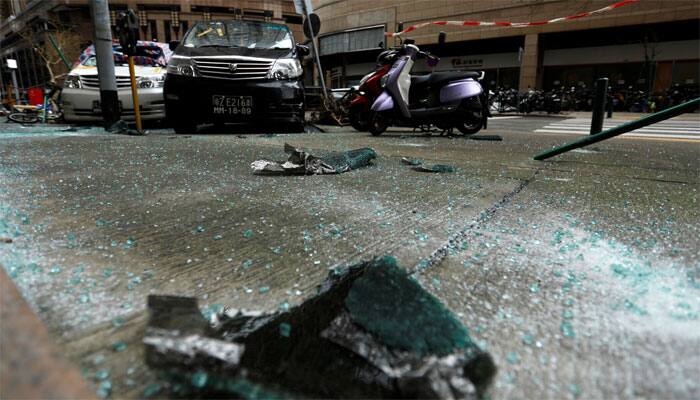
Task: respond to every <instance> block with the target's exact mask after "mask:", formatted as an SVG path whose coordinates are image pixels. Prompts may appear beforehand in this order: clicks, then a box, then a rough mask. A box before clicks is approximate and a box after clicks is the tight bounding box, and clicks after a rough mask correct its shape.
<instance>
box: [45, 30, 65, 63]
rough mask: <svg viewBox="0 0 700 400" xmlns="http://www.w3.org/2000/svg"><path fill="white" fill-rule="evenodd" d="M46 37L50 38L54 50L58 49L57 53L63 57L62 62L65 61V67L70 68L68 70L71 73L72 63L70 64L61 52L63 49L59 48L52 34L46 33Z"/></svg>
mask: <svg viewBox="0 0 700 400" xmlns="http://www.w3.org/2000/svg"><path fill="white" fill-rule="evenodd" d="M46 35H47V36H48V37H49V42H51V45H52V46H53V48H54V49H56V52H57V53H58V55H59V56H60V57H61V61H63V65H65V66H66V68H68V70H69V71H70V69H71V63H69V62H68V60H67V59H66V55H65V54H63V51H61V48H60V47H58V43H56V39H54V38H53V35H52V34H51V33H50V32H46Z"/></svg>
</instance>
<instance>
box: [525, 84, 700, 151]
mask: <svg viewBox="0 0 700 400" xmlns="http://www.w3.org/2000/svg"><path fill="white" fill-rule="evenodd" d="M698 106H700V97H698V98H697V99H695V100H691V101H688V102H685V103H682V104H679V105H677V106H673V107H671V108H667V109H665V110H663V111H659V112H657V113H654V114H651V115H648V116H646V117H644V118H640V119H638V120H635V121H631V122H628V123H626V124H622V125H620V126H616V127H615V128H611V129H608V130H607V131H603V132H600V133H597V134H595V135H591V136H588V137H585V138H583V139H580V140H577V141H575V142H571V143H569V144H566V145H564V146H561V147H557V148H554V149H552V150H548V151H545V152H543V153H540V154H538V155H536V156H535V157H534V158H535V160H539V161H542V160H544V159H547V158H550V157H554V156H556V155H559V154H561V153H566V152H567V151H570V150H574V149H578V148H580V147H583V146H588V145H589V144H593V143H598V142H600V141H603V140H605V139H610V138H611V137H615V136H619V135H622V134H623V133H627V132H630V131H633V130H635V129H639V128H643V127H645V126H647V125H651V124H655V123H657V122H660V121H664V120H667V119H669V118H673V117H676V116H678V115H681V114H683V113H686V112H689V111H692V110H693V109H695V108H697V107H698Z"/></svg>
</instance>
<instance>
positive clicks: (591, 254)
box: [0, 118, 700, 398]
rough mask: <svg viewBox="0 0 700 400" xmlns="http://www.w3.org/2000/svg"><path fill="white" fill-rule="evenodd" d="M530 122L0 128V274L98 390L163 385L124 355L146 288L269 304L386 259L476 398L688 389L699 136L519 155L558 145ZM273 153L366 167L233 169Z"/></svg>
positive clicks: (127, 393) (694, 328) (694, 325)
mask: <svg viewBox="0 0 700 400" xmlns="http://www.w3.org/2000/svg"><path fill="white" fill-rule="evenodd" d="M548 123H551V119H546V118H524V119H521V118H515V119H503V120H499V119H495V120H494V121H492V123H491V125H490V129H489V130H488V131H486V132H484V133H487V134H499V135H502V136H503V139H504V140H503V141H502V142H489V141H474V140H464V139H462V138H445V137H437V136H433V137H425V136H422V135H421V134H419V133H412V132H410V131H406V130H401V129H392V130H390V131H389V132H387V133H386V134H385V135H383V136H380V137H376V138H375V137H371V136H369V135H367V134H361V133H357V132H353V131H352V130H351V129H350V128H328V132H327V133H325V134H321V133H316V134H301V135H276V136H265V135H243V137H239V136H237V135H218V134H199V135H191V136H174V135H170V134H168V133H167V132H155V133H154V134H152V135H150V136H146V137H126V136H114V135H107V134H104V133H101V132H100V131H99V130H78V131H76V132H63V133H61V132H58V131H57V129H55V127H46V130H45V131H41V132H39V133H37V132H34V133H32V131H31V130H30V129H25V130H22V129H24V128H19V127H17V126H11V125H4V126H2V128H1V130H2V132H0V187H1V189H0V204H2V209H1V210H0V221H1V222H2V224H1V225H0V236H7V237H11V238H12V240H13V242H12V243H3V244H0V263H2V265H3V266H4V268H5V270H6V271H7V272H8V274H9V275H10V277H11V278H12V279H13V281H14V282H15V284H16V285H17V286H18V287H19V289H20V291H21V292H22V293H23V294H24V296H25V297H26V299H27V300H28V302H29V303H30V305H31V306H32V308H33V309H34V310H35V311H36V312H37V313H38V314H39V316H40V317H41V319H42V320H43V321H44V323H45V324H46V326H47V327H48V329H49V331H50V332H51V333H52V334H53V337H54V338H56V340H57V341H58V342H59V343H60V346H61V347H62V348H63V349H65V351H66V354H67V356H68V357H69V358H70V359H71V360H72V361H74V362H75V363H77V364H78V365H79V366H80V367H81V368H82V371H83V376H84V377H85V378H86V379H88V380H90V381H91V382H92V383H93V384H94V387H95V388H96V387H97V385H98V384H99V383H101V382H105V381H108V382H109V383H110V384H111V387H112V390H111V391H112V395H113V396H115V397H142V396H144V395H146V394H148V395H150V394H154V393H157V392H159V391H160V388H161V387H159V386H158V385H160V383H159V382H158V381H157V379H156V377H155V376H153V374H152V373H151V372H150V371H148V369H147V368H146V367H145V366H144V365H143V352H142V346H141V345H140V338H141V335H142V332H143V328H144V324H145V315H144V309H145V297H146V296H147V295H148V294H149V293H162V294H178V295H190V296H196V297H198V298H199V299H200V303H202V304H207V305H208V306H209V307H211V308H216V307H217V305H219V304H227V305H232V306H235V307H241V308H264V309H275V308H277V307H280V306H282V307H284V306H285V305H286V304H288V303H289V304H295V303H297V302H301V301H303V299H304V298H306V296H308V295H310V294H312V293H313V290H314V286H315V285H316V284H317V283H318V282H320V281H321V280H322V279H323V278H324V277H325V275H326V274H327V272H328V269H329V268H334V267H338V266H342V265H346V264H351V263H354V262H356V261H358V260H361V259H369V258H371V257H374V256H382V255H387V254H390V255H394V256H396V257H397V259H398V260H399V262H400V264H401V265H403V266H404V267H407V268H410V269H411V270H413V271H417V272H416V276H417V278H418V279H419V280H420V281H421V282H422V283H423V284H424V286H426V287H427V288H429V289H430V290H431V291H433V293H434V294H435V295H437V296H438V297H439V298H440V299H442V300H443V301H445V302H446V304H447V305H448V306H449V307H450V308H451V309H452V310H453V311H454V312H455V313H457V315H458V316H459V317H460V318H461V319H462V321H463V322H464V323H465V325H466V326H467V327H469V328H470V330H471V334H472V335H473V336H475V337H477V338H478V339H479V340H480V343H481V344H482V345H483V346H485V347H487V348H488V349H489V351H491V352H492V353H493V354H494V356H495V357H496V362H497V364H498V366H499V368H500V371H499V374H498V376H497V379H496V383H495V385H494V387H493V390H492V396H493V398H512V397H525V398H535V397H548V398H565V397H571V398H575V397H582V398H597V397H613V396H620V397H640V396H641V397H675V398H694V397H695V398H696V397H698V396H700V387H699V386H698V384H697V382H696V380H694V379H693V377H694V376H697V375H698V374H699V373H700V367H698V365H700V354H699V351H698V349H699V348H700V338H699V337H698V334H697V332H700V321H698V314H699V313H700V296H698V294H699V293H700V292H699V290H700V284H699V283H698V279H700V270H699V268H700V256H698V254H699V252H698V249H700V239H699V238H700V232H698V229H699V226H700V224H699V222H700V215H699V214H700V212H699V211H698V186H699V185H698V184H699V183H700V180H699V179H698V171H700V166H699V165H698V155H700V142H672V141H663V140H659V141H650V140H639V139H622V138H621V139H614V140H610V141H606V142H603V143H599V144H597V145H595V146H593V147H592V148H585V149H581V150H578V151H576V152H572V153H568V154H565V155H563V156H559V157H556V158H554V159H552V161H549V162H545V163H542V162H537V161H533V160H532V156H533V155H534V154H535V153H537V152H539V151H542V150H544V149H547V148H550V147H552V146H556V145H560V144H563V143H566V142H568V141H570V140H572V139H573V138H574V136H571V135H566V134H556V133H553V134H552V133H550V134H540V133H535V132H534V131H535V130H536V129H541V128H542V127H544V126H545V125H546V124H548ZM42 129H43V128H42ZM285 142H289V143H290V144H292V145H295V146H301V147H306V148H309V149H314V150H339V151H341V150H348V149H353V148H360V147H367V146H368V147H372V148H374V149H375V150H376V151H377V153H378V154H379V158H378V160H377V161H376V162H375V165H374V166H371V167H369V168H365V169H362V170H358V171H353V172H350V173H346V174H342V175H337V176H299V177H261V176H254V175H252V174H251V170H250V163H251V162H252V161H254V160H256V159H259V158H272V159H284V158H285V156H284V154H283V152H282V145H283V143H285ZM401 157H411V158H420V159H423V160H425V161H427V162H432V163H443V164H450V165H454V166H456V167H457V169H458V171H457V172H456V173H453V174H426V173H420V172H416V171H413V170H411V169H410V168H409V167H407V166H405V165H402V164H401V162H400V159H401ZM103 386H104V385H103ZM144 391H146V392H144ZM161 393H164V392H161Z"/></svg>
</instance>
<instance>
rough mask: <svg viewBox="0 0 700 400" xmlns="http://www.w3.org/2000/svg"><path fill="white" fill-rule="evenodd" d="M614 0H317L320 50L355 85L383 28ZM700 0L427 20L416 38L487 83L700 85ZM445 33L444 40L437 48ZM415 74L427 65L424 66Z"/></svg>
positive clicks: (339, 76) (451, 65)
mask: <svg viewBox="0 0 700 400" xmlns="http://www.w3.org/2000/svg"><path fill="white" fill-rule="evenodd" d="M615 1H616V0H590V1H588V0H586V1H583V0H489V1H457V0H313V4H314V6H315V11H316V13H317V14H319V16H320V17H321V20H322V24H321V27H322V28H321V38H320V49H321V52H320V54H321V55H322V63H323V66H324V68H325V69H326V76H327V77H328V78H329V79H330V81H331V82H332V84H333V86H335V87H340V86H350V85H354V84H357V82H358V81H359V79H360V78H361V77H362V76H363V75H364V74H366V73H367V72H368V71H370V70H372V69H373V67H374V59H375V57H376V55H377V54H378V53H379V52H380V51H381V50H380V48H379V46H380V43H382V44H383V45H386V46H393V45H395V44H396V43H398V42H397V41H396V40H395V39H393V38H388V39H386V38H385V36H384V32H385V31H390V32H394V31H397V30H399V28H400V27H401V26H403V27H408V26H410V25H414V24H418V23H421V22H430V21H445V20H457V21H510V22H537V21H546V20H550V19H552V18H557V17H564V16H569V15H577V14H579V13H582V12H587V11H592V10H597V9H600V8H603V7H605V6H607V5H610V4H611V3H614V2H615ZM699 18H700V2H698V1H685V0H644V1H641V2H639V3H634V4H631V5H627V6H625V7H621V8H618V9H615V10H612V11H609V12H606V13H603V14H598V15H594V16H590V17H585V18H580V19H575V20H570V21H566V22H561V23H555V24H547V25H539V26H529V27H517V28H516V27H497V26H464V27H462V26H429V27H426V28H422V29H418V30H415V31H413V32H410V33H409V34H406V35H405V36H404V37H405V38H411V39H415V40H416V43H417V44H418V45H419V46H423V47H424V48H426V49H428V50H429V51H431V52H432V53H434V54H436V55H438V56H440V57H442V60H441V62H440V64H439V65H438V67H437V68H436V69H437V70H462V69H475V70H485V71H486V72H487V79H486V80H487V84H490V85H491V86H499V87H514V88H519V89H520V90H521V91H522V90H526V89H527V88H528V87H530V88H541V89H550V88H553V87H560V86H573V85H590V84H592V82H593V81H594V80H595V79H596V78H598V77H609V78H610V79H611V83H612V84H613V85H623V86H625V87H629V86H634V87H635V88H639V89H640V90H648V91H655V90H664V89H666V88H668V87H669V86H671V85H673V84H682V85H696V86H697V85H698V80H699V78H700V77H699V76H698V73H699V72H698V71H699V70H700V65H699V63H698V61H699V59H700V56H699V53H700V50H699V49H700V40H699V39H700V19H699ZM439 31H445V32H446V33H447V43H446V44H445V45H444V46H442V47H440V48H438V46H437V38H438V33H439ZM414 71H416V72H427V71H428V69H427V67H422V64H419V63H417V64H416V67H415V69H414Z"/></svg>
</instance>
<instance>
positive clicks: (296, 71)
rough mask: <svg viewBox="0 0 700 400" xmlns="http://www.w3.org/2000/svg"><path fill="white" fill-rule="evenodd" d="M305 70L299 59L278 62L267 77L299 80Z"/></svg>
mask: <svg viewBox="0 0 700 400" xmlns="http://www.w3.org/2000/svg"><path fill="white" fill-rule="evenodd" d="M303 72H304V70H303V69H302V68H301V63H300V62H299V60H297V59H287V60H277V61H275V64H274V65H273V66H272V68H271V69H270V73H269V74H268V75H267V77H268V78H269V79H293V78H298V77H300V76H301V74H302V73H303Z"/></svg>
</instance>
